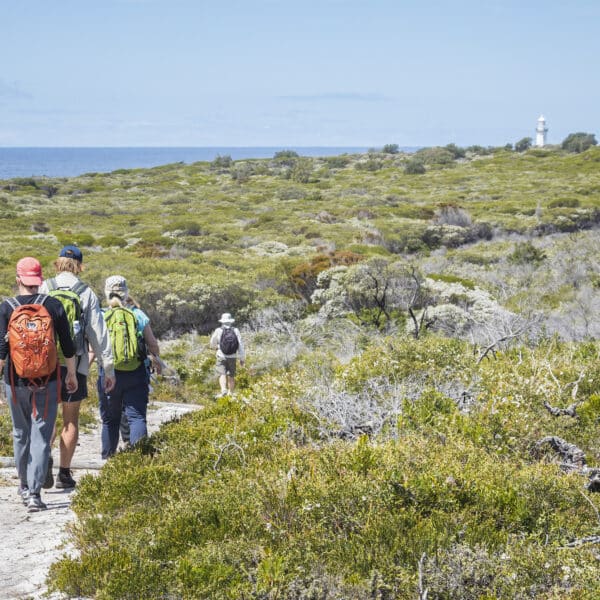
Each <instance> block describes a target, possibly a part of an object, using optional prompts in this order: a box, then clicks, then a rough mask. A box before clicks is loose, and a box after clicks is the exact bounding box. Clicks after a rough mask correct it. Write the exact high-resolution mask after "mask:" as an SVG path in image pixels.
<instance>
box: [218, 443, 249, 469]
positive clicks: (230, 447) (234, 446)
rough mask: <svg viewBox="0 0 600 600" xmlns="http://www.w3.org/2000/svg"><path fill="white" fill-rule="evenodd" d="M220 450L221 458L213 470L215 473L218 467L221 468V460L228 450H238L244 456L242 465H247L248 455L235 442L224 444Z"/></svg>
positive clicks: (219, 457)
mask: <svg viewBox="0 0 600 600" xmlns="http://www.w3.org/2000/svg"><path fill="white" fill-rule="evenodd" d="M219 450H220V452H219V456H218V457H217V460H216V461H215V464H214V465H213V469H214V470H215V471H216V470H217V467H218V466H219V463H220V462H221V459H222V458H223V454H224V453H225V451H226V450H237V451H238V452H239V453H240V454H241V456H242V463H243V464H245V463H246V454H245V453H244V450H243V448H242V447H241V446H240V445H239V444H236V443H235V442H229V443H227V444H223V446H221V447H220V449H219Z"/></svg>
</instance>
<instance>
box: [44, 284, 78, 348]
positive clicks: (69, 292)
mask: <svg viewBox="0 0 600 600" xmlns="http://www.w3.org/2000/svg"><path fill="white" fill-rule="evenodd" d="M46 286H47V287H48V295H49V296H52V297H53V298H56V299H57V300H59V301H60V303H61V304H62V305H63V308H64V309H65V312H66V313H67V319H68V320H69V329H70V331H71V339H72V340H73V342H74V344H75V354H76V355H77V356H81V355H83V354H85V353H86V352H87V350H88V348H87V343H86V340H85V314H84V312H83V309H82V307H81V298H80V295H81V294H82V293H83V292H84V291H85V290H86V289H87V287H88V286H87V285H86V284H85V283H83V282H82V281H78V282H77V283H76V284H75V285H74V286H73V287H59V286H58V283H57V281H56V278H54V277H53V278H52V279H48V281H46ZM59 354H60V356H61V357H62V356H63V354H62V350H61V349H60V347H59Z"/></svg>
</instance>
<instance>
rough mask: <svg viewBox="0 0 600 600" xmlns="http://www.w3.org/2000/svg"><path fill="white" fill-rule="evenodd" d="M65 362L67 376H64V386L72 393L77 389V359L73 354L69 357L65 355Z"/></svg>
mask: <svg viewBox="0 0 600 600" xmlns="http://www.w3.org/2000/svg"><path fill="white" fill-rule="evenodd" d="M65 364H66V365H67V376H66V377H65V386H66V388H67V392H69V394H74V393H75V392H76V391H77V387H78V385H79V384H78V383H77V360H76V358H75V356H71V357H69V358H66V357H65Z"/></svg>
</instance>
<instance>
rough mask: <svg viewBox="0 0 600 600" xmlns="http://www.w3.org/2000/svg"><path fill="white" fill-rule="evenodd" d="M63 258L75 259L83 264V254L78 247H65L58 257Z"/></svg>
mask: <svg viewBox="0 0 600 600" xmlns="http://www.w3.org/2000/svg"><path fill="white" fill-rule="evenodd" d="M58 256H59V257H61V258H74V259H75V260H78V261H79V262H83V254H82V253H81V250H80V249H79V248H78V247H77V246H65V247H64V248H63V249H62V250H61V251H60V254H59V255H58Z"/></svg>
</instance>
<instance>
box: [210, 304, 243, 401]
mask: <svg viewBox="0 0 600 600" xmlns="http://www.w3.org/2000/svg"><path fill="white" fill-rule="evenodd" d="M219 323H221V327H217V329H215V331H214V332H213V334H212V336H211V337H210V347H211V348H212V349H213V350H215V349H216V351H217V365H216V371H217V374H218V375H219V385H220V386H221V392H220V393H219V394H218V395H217V398H220V397H222V396H226V395H227V394H232V393H233V390H234V388H235V367H236V358H239V359H240V366H242V367H243V366H244V361H245V360H246V354H245V351H244V344H243V342H242V336H241V335H240V332H239V330H238V329H237V328H235V327H233V324H234V323H235V319H234V318H233V317H232V316H231V314H230V313H223V314H222V315H221V318H220V319H219Z"/></svg>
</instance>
